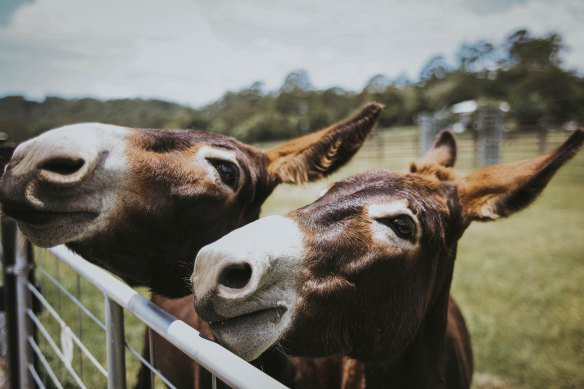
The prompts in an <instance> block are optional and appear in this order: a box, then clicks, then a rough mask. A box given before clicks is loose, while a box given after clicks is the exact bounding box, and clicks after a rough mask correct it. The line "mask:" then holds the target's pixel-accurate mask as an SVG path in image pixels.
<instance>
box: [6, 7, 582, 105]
mask: <svg viewBox="0 0 584 389" xmlns="http://www.w3.org/2000/svg"><path fill="white" fill-rule="evenodd" d="M512 3H513V4H509V5H508V6H505V5H504V4H502V3H501V2H499V4H498V6H497V9H496V12H489V13H488V14H486V15H479V14H478V13H477V12H476V11H473V7H470V6H468V0H447V1H441V2H435V1H430V0H423V1H400V0H394V1H386V0H368V1H362V2H355V1H349V0H328V1H314V0H296V1H293V2H292V1H284V0H271V1H268V0H248V1H240V0H223V1H221V2H217V1H211V0H205V1H197V2H195V1H188V0H172V1H167V2H164V3H162V2H159V1H144V0H125V1H123V2H120V1H117V0H101V1H100V2H86V1H74V0H38V1H37V2H34V3H32V4H26V5H24V6H21V8H19V9H18V10H17V11H16V12H15V14H14V15H13V17H12V20H11V22H10V24H8V25H7V26H4V27H3V28H1V29H0V74H2V75H3V78H5V80H3V81H2V83H0V94H6V93H23V94H26V95H28V96H31V97H37V98H41V97H43V96H45V95H46V94H57V95H64V96H87V95H90V96H97V97H103V98H110V97H136V96H138V97H159V98H164V99H171V100H176V101H181V102H187V103H191V104H202V103H205V102H208V101H210V100H213V99H216V98H218V97H219V96H220V95H221V94H223V92H225V90H227V89H237V88H240V87H242V86H245V85H249V84H251V83H252V82H253V81H256V80H264V81H265V82H266V85H267V87H268V88H275V87H278V86H279V85H280V83H281V82H282V80H283V78H284V76H285V75H286V74H287V73H288V72H289V71H291V70H293V69H297V68H304V69H307V70H308V72H309V74H310V76H311V78H312V81H313V83H314V84H315V85H316V86H318V87H328V86H333V85H339V86H343V87H346V88H351V89H360V88H361V87H362V86H363V84H364V83H365V82H366V80H367V79H369V78H370V77H371V76H372V75H374V74H376V73H384V74H387V75H389V76H390V77H395V76H397V75H399V74H401V73H403V72H405V73H407V74H408V75H409V76H410V77H416V76H417V75H418V73H419V71H420V69H421V67H422V66H423V64H424V63H425V62H426V61H427V60H428V59H429V58H430V57H431V56H432V55H435V54H440V53H441V54H444V55H445V56H446V58H448V59H453V57H454V53H455V52H456V49H457V48H458V47H459V46H460V44H461V43H462V42H463V41H468V42H473V41H476V40H479V39H486V40H489V41H492V42H495V43H497V42H500V41H502V40H503V39H504V37H505V36H506V35H507V34H508V33H510V32H512V31H513V30H515V29H517V28H519V27H527V28H528V29H529V30H530V31H532V32H533V33H534V34H542V33H547V32H549V31H557V32H559V33H561V34H562V36H563V37H564V40H565V43H566V44H567V45H568V46H569V47H570V51H568V52H567V53H566V55H565V57H564V58H565V62H566V64H567V65H568V66H570V67H578V68H579V69H580V70H581V69H582V64H583V63H584V36H583V35H582V34H581V33H580V32H581V26H580V25H581V21H582V20H583V19H584V3H582V1H581V0H559V1H556V2H553V3H552V2H549V1H545V0H531V1H523V2H521V1H519V2H515V1H514V2H512ZM474 9H476V7H475V8H474Z"/></svg>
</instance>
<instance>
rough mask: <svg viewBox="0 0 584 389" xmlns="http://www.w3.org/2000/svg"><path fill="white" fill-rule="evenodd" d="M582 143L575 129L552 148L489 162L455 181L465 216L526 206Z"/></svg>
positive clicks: (485, 216) (582, 134)
mask: <svg viewBox="0 0 584 389" xmlns="http://www.w3.org/2000/svg"><path fill="white" fill-rule="evenodd" d="M583 143H584V129H580V130H577V131H576V132H575V133H574V134H572V136H570V138H568V140H566V142H564V144H563V145H561V146H560V147H559V148H557V149H556V150H554V151H552V152H550V153H547V154H544V155H541V156H539V157H536V158H532V159H526V160H524V161H519V162H511V163H505V164H500V165H494V166H489V167H486V168H484V169H481V170H479V171H478V172H476V173H473V174H471V175H469V176H467V177H466V178H464V179H462V180H460V181H459V182H458V185H459V193H460V196H461V202H462V207H463V212H464V214H465V217H466V218H467V220H468V221H469V222H470V221H471V220H494V219H498V218H499V217H505V216H509V215H511V214H512V213H515V212H517V211H520V210H522V209H523V208H525V207H527V206H528V205H529V204H531V202H532V201H533V200H535V198H536V197H537V196H538V195H539V194H540V193H541V191H542V190H543V189H544V188H545V186H546V185H547V183H548V182H549V181H550V180H551V178H552V177H553V175H554V174H555V173H556V172H557V171H558V169H559V168H560V167H561V166H562V165H563V164H564V163H565V162H566V161H568V160H569V159H570V158H572V157H573V156H574V155H575V154H576V152H577V151H578V150H579V149H580V147H581V146H582V144H583Z"/></svg>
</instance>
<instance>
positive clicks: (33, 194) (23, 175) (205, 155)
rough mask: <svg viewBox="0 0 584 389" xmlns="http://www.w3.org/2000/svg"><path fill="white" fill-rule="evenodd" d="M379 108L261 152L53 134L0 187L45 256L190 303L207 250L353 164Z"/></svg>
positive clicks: (190, 139)
mask: <svg viewBox="0 0 584 389" xmlns="http://www.w3.org/2000/svg"><path fill="white" fill-rule="evenodd" d="M381 109H382V106H380V105H378V104H369V105H367V106H366V107H365V108H364V109H363V110H362V111H361V112H360V113H359V114H358V115H356V116H355V117H353V118H352V119H349V120H347V121H345V122H340V123H337V124H335V125H333V126H331V127H329V128H326V129H323V130H321V131H319V132H315V133H313V134H309V135H306V136H303V137H300V138H298V139H294V140H291V141H288V142H286V143H284V144H282V145H280V146H278V147H275V148H273V149H270V150H267V151H265V152H264V151H261V150H257V149H255V148H253V147H251V146H249V145H246V144H243V143H241V142H238V141H237V140H235V139H233V138H229V137H225V136H221V135H216V134H209V133H205V132H200V131H164V130H143V129H133V128H125V127H117V126H111V125H104V124H96V123H85V124H76V125H72V126H66V127H61V128H57V129H55V130H52V131H49V132H47V133H44V134H42V135H40V136H39V137H37V138H34V139H32V140H30V141H27V142H25V143H23V144H22V145H20V146H19V147H18V148H17V149H16V151H15V152H14V155H13V157H12V160H11V161H10V163H9V164H8V166H7V168H6V172H5V174H4V176H3V178H2V180H1V181H0V201H1V203H2V210H3V212H4V214H5V215H8V216H10V217H12V218H13V219H15V220H16V221H17V222H18V225H19V227H20V228H21V230H22V231H23V232H24V234H25V235H26V236H27V237H28V238H29V239H30V240H31V241H32V242H33V243H35V244H37V245H39V246H44V247H49V246H54V245H57V244H62V243H66V244H67V245H68V246H69V247H70V248H72V249H73V250H75V251H77V252H78V253H80V254H81V255H82V256H84V257H85V258H87V259H88V260H90V261H92V262H95V263H96V264H98V265H101V266H103V267H105V268H107V269H109V270H111V271H112V272H114V273H115V274H117V275H119V276H121V277H122V278H124V279H125V280H126V281H127V282H129V283H130V284H132V285H145V286H149V287H151V288H152V289H153V290H154V291H155V292H157V293H160V294H163V295H166V296H167V297H175V296H181V295H186V294H188V293H189V292H190V288H189V286H188V280H187V279H188V274H189V273H190V271H191V270H192V263H193V260H194V256H195V254H196V252H197V250H198V249H199V248H200V247H202V246H203V245H205V244H207V243H210V242H212V241H214V240H216V239H217V238H219V237H221V236H223V235H224V234H226V233H227V232H229V231H231V230H233V229H235V228H237V227H239V226H242V225H244V224H246V223H248V222H250V221H252V220H254V219H257V217H258V215H259V211H260V207H261V204H262V203H263V202H264V200H265V199H266V198H267V197H268V195H269V194H270V193H271V192H272V191H273V189H274V188H275V186H276V185H278V184H279V183H282V182H288V183H303V182H306V181H311V180H316V179H319V178H321V177H323V176H326V175H328V174H329V173H331V172H333V171H335V170H336V169H337V168H339V167H340V166H342V165H343V164H345V163H346V162H347V161H348V160H349V159H350V158H351V157H352V156H353V155H354V154H355V153H356V151H357V150H358V149H359V148H360V147H361V145H362V144H363V142H364V140H365V138H366V137H367V135H368V134H369V132H370V131H371V129H372V128H373V125H374V123H375V120H376V118H377V116H378V114H379V112H380V110H381Z"/></svg>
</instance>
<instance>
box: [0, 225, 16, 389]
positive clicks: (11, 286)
mask: <svg viewBox="0 0 584 389" xmlns="http://www.w3.org/2000/svg"><path fill="white" fill-rule="evenodd" d="M15 257H16V223H15V222H13V221H12V220H7V219H6V218H3V219H2V271H3V273H4V296H3V298H4V312H5V314H6V346H7V347H6V348H7V350H6V367H7V370H8V376H9V379H10V388H11V389H19V388H20V380H19V369H18V321H17V316H18V314H17V307H18V303H17V299H16V275H15V274H14V260H15Z"/></svg>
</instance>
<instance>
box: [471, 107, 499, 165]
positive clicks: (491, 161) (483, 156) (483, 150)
mask: <svg viewBox="0 0 584 389" xmlns="http://www.w3.org/2000/svg"><path fill="white" fill-rule="evenodd" d="M475 123H476V130H477V138H476V139H477V140H476V141H477V143H476V158H477V165H478V167H479V168H483V167H485V166H490V165H495V164H498V163H499V162H500V161H501V143H502V142H503V112H502V111H501V110H500V109H499V107H496V106H489V105H486V106H481V107H479V108H478V110H477V118H476V122H475Z"/></svg>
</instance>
